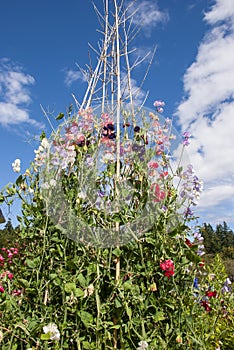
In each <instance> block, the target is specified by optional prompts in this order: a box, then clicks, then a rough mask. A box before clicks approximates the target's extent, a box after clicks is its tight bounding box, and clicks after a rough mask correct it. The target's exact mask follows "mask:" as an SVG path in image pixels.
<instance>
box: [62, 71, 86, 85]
mask: <svg viewBox="0 0 234 350" xmlns="http://www.w3.org/2000/svg"><path fill="white" fill-rule="evenodd" d="M77 80H80V81H85V82H86V81H87V80H86V79H85V77H84V75H83V74H82V73H81V72H80V71H78V70H72V69H68V70H65V79H64V82H65V84H66V85H67V86H69V87H70V86H71V85H72V84H73V83H74V82H75V81H77Z"/></svg>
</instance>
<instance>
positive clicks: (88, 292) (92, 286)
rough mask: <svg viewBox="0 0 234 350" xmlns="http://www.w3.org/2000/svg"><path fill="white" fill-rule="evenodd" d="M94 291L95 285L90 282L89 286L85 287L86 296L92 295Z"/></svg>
mask: <svg viewBox="0 0 234 350" xmlns="http://www.w3.org/2000/svg"><path fill="white" fill-rule="evenodd" d="M93 293H94V285H93V284H90V285H89V286H88V288H87V289H85V292H84V298H86V297H87V296H90V295H92V294H93Z"/></svg>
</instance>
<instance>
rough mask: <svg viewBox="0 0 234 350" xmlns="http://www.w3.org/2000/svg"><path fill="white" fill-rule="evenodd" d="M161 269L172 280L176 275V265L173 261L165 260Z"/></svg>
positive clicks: (161, 264)
mask: <svg viewBox="0 0 234 350" xmlns="http://www.w3.org/2000/svg"><path fill="white" fill-rule="evenodd" d="M160 268H161V269H162V270H163V271H165V272H164V276H166V277H167V278H170V277H171V276H173V275H174V273H175V272H174V263H173V261H172V260H171V259H168V260H164V261H163V262H161V263H160Z"/></svg>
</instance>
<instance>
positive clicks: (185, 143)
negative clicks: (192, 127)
mask: <svg viewBox="0 0 234 350" xmlns="http://www.w3.org/2000/svg"><path fill="white" fill-rule="evenodd" d="M183 137H184V140H183V144H184V145H185V146H188V145H189V143H190V142H189V139H190V137H191V134H190V132H189V131H185V132H184V133H183Z"/></svg>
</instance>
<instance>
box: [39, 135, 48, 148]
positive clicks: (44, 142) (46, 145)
mask: <svg viewBox="0 0 234 350" xmlns="http://www.w3.org/2000/svg"><path fill="white" fill-rule="evenodd" d="M41 146H42V147H43V148H49V146H50V144H49V141H48V140H47V138H46V137H44V138H43V139H42V141H41Z"/></svg>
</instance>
